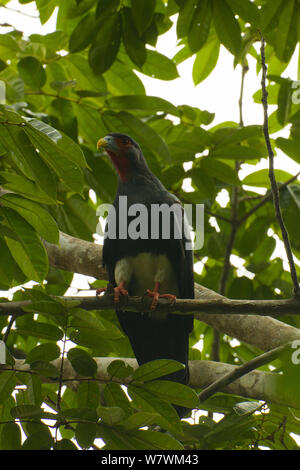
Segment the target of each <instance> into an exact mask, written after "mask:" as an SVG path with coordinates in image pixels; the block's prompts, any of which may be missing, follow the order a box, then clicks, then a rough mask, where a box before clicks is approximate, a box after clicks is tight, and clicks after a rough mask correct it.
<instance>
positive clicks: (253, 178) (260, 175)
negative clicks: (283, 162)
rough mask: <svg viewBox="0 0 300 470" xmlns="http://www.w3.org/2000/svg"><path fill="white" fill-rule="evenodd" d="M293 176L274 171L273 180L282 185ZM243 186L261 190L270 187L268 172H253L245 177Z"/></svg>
mask: <svg viewBox="0 0 300 470" xmlns="http://www.w3.org/2000/svg"><path fill="white" fill-rule="evenodd" d="M292 177H293V175H292V174H291V173H288V172H286V171H283V170H275V178H276V181H277V182H281V183H284V182H285V181H288V180H289V179H290V178H292ZM242 183H243V184H246V185H247V186H258V187H262V188H266V187H267V188H268V187H270V179H269V170H268V169H266V168H265V169H262V170H258V171H254V172H253V173H250V175H248V176H246V177H245V178H244V179H243V181H242Z"/></svg>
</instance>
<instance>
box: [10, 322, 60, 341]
mask: <svg viewBox="0 0 300 470" xmlns="http://www.w3.org/2000/svg"><path fill="white" fill-rule="evenodd" d="M22 320H23V319H22ZM16 332H17V333H18V334H20V335H23V336H33V337H37V338H43V339H46V340H48V341H59V340H60V339H62V337H63V332H62V331H61V330H60V329H59V328H58V327H57V326H54V325H51V324H49V323H42V322H39V321H36V320H32V319H29V318H27V319H26V322H25V321H21V317H20V318H18V322H17V328H16Z"/></svg>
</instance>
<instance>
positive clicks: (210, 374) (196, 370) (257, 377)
mask: <svg viewBox="0 0 300 470" xmlns="http://www.w3.org/2000/svg"><path fill="white" fill-rule="evenodd" d="M94 359H95V361H96V362H97V366H98V371H97V375H96V380H98V381H99V382H101V383H108V382H111V381H115V382H119V383H120V382H121V381H120V380H119V379H117V378H112V377H111V376H110V375H109V374H108V372H107V368H108V366H109V364H110V363H111V362H112V361H114V360H116V359H122V360H123V361H124V362H125V363H126V364H129V365H130V366H131V367H133V368H134V369H136V368H137V362H136V360H135V359H128V358H113V357H104V358H103V357H101V358H100V357H96V358H94ZM53 364H54V365H55V366H56V368H57V370H58V371H59V370H60V367H61V358H58V359H56V360H55V361H53ZM237 368H238V366H234V365H232V364H225V363H222V362H213V361H189V370H190V382H189V385H190V386H191V387H193V388H206V387H208V386H209V385H210V384H212V383H213V382H216V381H217V380H218V379H219V378H220V377H224V375H225V374H228V373H232V372H233V371H235V370H236V369H237ZM7 369H11V366H3V367H2V370H7ZM14 370H17V371H28V372H30V365H29V364H26V363H24V361H22V360H17V361H16V364H15V366H14ZM0 373H1V369H0ZM58 373H59V372H58ZM42 380H45V381H49V378H47V377H44V378H42ZM62 380H63V382H64V383H65V384H66V385H67V386H69V387H71V388H73V389H74V390H76V389H77V387H78V385H79V383H80V381H82V380H93V379H87V378H86V377H80V376H79V375H78V374H77V373H76V372H75V371H74V369H73V368H72V366H71V363H70V362H69V361H68V359H64V368H63V378H62ZM277 380H278V374H275V373H271V372H262V371H259V370H255V371H252V372H249V373H248V374H247V375H245V376H243V377H241V378H240V379H237V380H235V381H234V382H232V383H230V384H229V385H227V386H225V387H223V388H222V389H221V390H220V391H223V392H226V393H229V394H233V395H240V396H243V397H246V398H254V399H256V400H264V401H267V402H274V403H279V404H283V405H285V406H292V407H294V408H297V409H299V408H300V404H299V398H298V397H297V396H296V395H295V394H294V395H293V394H292V393H291V394H289V393H288V391H284V390H282V389H281V388H280V393H279V391H278V387H277V386H276V385H277V384H278V382H277ZM51 381H53V379H51ZM129 381H130V378H128V379H126V380H123V381H122V382H121V383H125V384H126V383H128V382H129ZM283 392H286V395H285V396H282V395H281V393H283ZM200 406H201V405H200Z"/></svg>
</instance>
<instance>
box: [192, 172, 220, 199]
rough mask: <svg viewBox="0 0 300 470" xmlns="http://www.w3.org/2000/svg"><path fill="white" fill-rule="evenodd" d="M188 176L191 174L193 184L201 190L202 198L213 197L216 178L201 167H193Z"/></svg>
mask: <svg viewBox="0 0 300 470" xmlns="http://www.w3.org/2000/svg"><path fill="white" fill-rule="evenodd" d="M188 176H191V178H192V181H193V185H195V186H196V188H197V189H198V190H199V192H200V195H201V199H206V198H208V199H213V198H214V196H215V192H216V188H215V184H214V180H213V179H212V177H211V176H209V174H208V173H206V171H204V170H200V169H199V168H192V170H190V171H189V174H188Z"/></svg>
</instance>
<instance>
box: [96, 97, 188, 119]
mask: <svg viewBox="0 0 300 470" xmlns="http://www.w3.org/2000/svg"><path fill="white" fill-rule="evenodd" d="M105 104H106V105H107V106H108V107H109V108H111V109H118V110H127V109H136V110H146V111H151V112H152V113H153V114H154V113H156V112H164V113H167V114H172V115H173V116H180V112H179V111H178V109H177V108H176V106H174V105H173V104H172V103H170V102H169V101H167V100H164V99H163V98H159V97H157V96H146V95H123V96H112V97H111V98H108V99H107V100H106V101H105Z"/></svg>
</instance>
